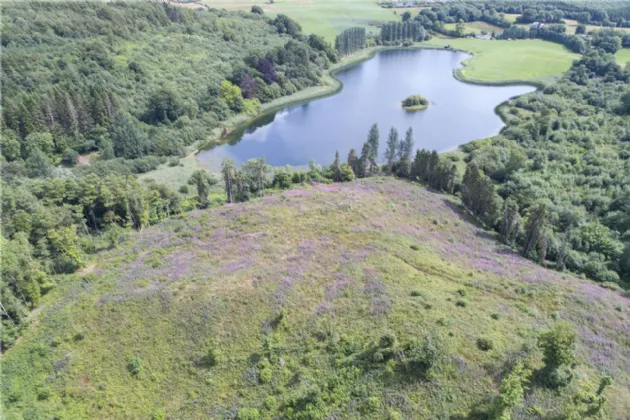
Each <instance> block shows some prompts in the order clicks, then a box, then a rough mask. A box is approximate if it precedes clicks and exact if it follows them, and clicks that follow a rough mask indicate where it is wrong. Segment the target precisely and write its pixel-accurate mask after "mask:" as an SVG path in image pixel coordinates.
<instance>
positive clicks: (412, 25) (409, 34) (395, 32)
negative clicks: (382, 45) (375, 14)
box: [381, 21, 426, 42]
mask: <svg viewBox="0 0 630 420" xmlns="http://www.w3.org/2000/svg"><path fill="white" fill-rule="evenodd" d="M425 36H426V31H425V30H424V27H423V26H422V24H421V23H420V22H416V21H407V22H386V23H383V25H382V26H381V41H382V42H396V41H408V40H409V41H413V42H416V41H424V39H425Z"/></svg>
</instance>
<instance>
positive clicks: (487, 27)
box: [444, 21, 503, 34]
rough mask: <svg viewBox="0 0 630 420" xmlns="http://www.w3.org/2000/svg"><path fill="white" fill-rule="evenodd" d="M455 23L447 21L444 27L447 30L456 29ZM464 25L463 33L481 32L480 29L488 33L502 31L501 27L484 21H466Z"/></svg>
mask: <svg viewBox="0 0 630 420" xmlns="http://www.w3.org/2000/svg"><path fill="white" fill-rule="evenodd" d="M456 26H457V24H456V23H447V24H446V25H444V27H445V28H446V29H448V30H451V31H454V30H455V29H456ZM464 27H465V28H466V29H465V30H464V33H467V34H469V33H471V32H474V33H476V34H479V33H481V31H485V32H487V33H489V34H491V33H492V31H494V32H496V33H498V34H500V33H503V28H500V27H498V26H495V25H491V24H489V23H486V22H479V21H477V22H467V23H465V24H464Z"/></svg>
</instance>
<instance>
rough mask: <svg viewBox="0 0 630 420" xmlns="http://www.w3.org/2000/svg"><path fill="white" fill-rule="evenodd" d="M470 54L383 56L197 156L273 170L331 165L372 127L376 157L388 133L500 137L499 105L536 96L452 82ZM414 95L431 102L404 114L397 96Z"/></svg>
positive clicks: (442, 144)
mask: <svg viewBox="0 0 630 420" xmlns="http://www.w3.org/2000/svg"><path fill="white" fill-rule="evenodd" d="M468 58H470V55H469V54H466V53H462V52H453V51H446V50H430V49H415V50H385V51H381V52H379V53H377V54H376V56H375V57H374V58H372V59H370V60H368V61H365V62H363V63H361V64H358V65H356V66H354V67H351V68H349V69H347V70H344V71H343V72H341V73H339V74H337V75H336V77H337V78H338V79H339V80H340V81H341V82H342V83H343V85H344V87H343V90H342V91H341V92H339V93H337V94H336V95H333V96H330V97H327V98H323V99H316V100H313V101H312V102H309V103H307V104H303V105H294V106H288V107H287V108H285V109H282V110H280V111H278V112H275V113H269V114H263V115H262V116H260V117H259V118H257V119H256V120H254V121H252V122H250V123H249V124H248V125H245V126H243V127H240V128H238V129H237V130H235V131H234V132H233V133H231V134H230V136H229V137H228V141H227V143H226V144H223V145H219V146H216V147H214V148H212V149H210V150H205V151H202V152H200V153H199V155H198V156H197V159H198V161H199V163H200V164H202V165H205V166H208V167H210V168H217V167H218V166H219V165H220V162H221V160H222V159H223V158H224V157H230V158H232V159H233V160H234V161H235V162H236V163H237V164H239V165H240V164H241V163H243V162H245V161H247V160H248V159H252V158H258V157H260V156H265V157H266V159H267V163H269V164H271V165H273V166H283V165H294V166H299V165H305V164H307V163H308V162H309V160H310V159H311V158H313V159H315V161H316V162H317V163H321V164H329V163H330V162H332V161H333V159H334V155H335V151H336V150H339V152H340V153H341V155H342V158H343V159H344V160H345V156H346V155H347V153H348V151H349V150H350V149H351V148H355V149H357V150H358V151H360V148H361V145H362V144H363V142H364V141H365V140H366V138H367V133H368V130H369V128H370V126H371V125H372V124H373V123H375V122H376V123H378V125H379V128H380V132H381V149H380V150H379V152H380V154H381V155H382V153H383V152H384V150H385V141H386V137H387V132H388V131H389V129H390V127H392V126H394V127H396V128H397V129H398V132H399V135H401V136H403V135H404V132H405V131H406V130H407V128H408V127H410V126H411V127H413V131H414V134H415V136H414V137H415V143H416V147H418V148H427V149H437V150H439V151H444V150H448V149H452V148H454V147H456V146H458V145H460V144H463V143H467V142H469V141H471V140H475V139H480V138H485V137H490V136H493V135H495V134H497V133H498V132H499V131H500V130H501V128H502V127H503V122H502V121H501V119H500V118H499V116H498V115H496V113H495V112H494V109H495V107H496V106H497V105H499V104H500V103H502V102H504V101H506V100H508V99H510V98H512V97H514V96H519V95H523V94H525V93H528V92H532V91H533V90H535V88H534V87H532V86H527V85H516V86H480V85H473V84H468V83H464V82H461V81H459V80H457V79H455V78H454V77H453V70H455V69H457V68H459V67H460V66H461V65H462V64H461V62H462V61H463V60H466V59H468ZM414 92H422V95H423V96H424V97H425V98H427V99H428V100H429V101H430V106H429V107H428V108H427V109H426V110H424V111H422V112H407V111H405V110H403V109H401V106H400V101H401V98H405V97H407V96H409V95H410V94H413V93H414Z"/></svg>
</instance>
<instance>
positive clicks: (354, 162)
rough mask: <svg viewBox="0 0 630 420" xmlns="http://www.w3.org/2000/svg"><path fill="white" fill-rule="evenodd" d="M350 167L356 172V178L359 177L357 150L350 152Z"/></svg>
mask: <svg viewBox="0 0 630 420" xmlns="http://www.w3.org/2000/svg"><path fill="white" fill-rule="evenodd" d="M348 166H349V167H350V169H352V172H354V176H356V177H358V176H359V158H358V156H357V151H356V150H355V149H350V152H348Z"/></svg>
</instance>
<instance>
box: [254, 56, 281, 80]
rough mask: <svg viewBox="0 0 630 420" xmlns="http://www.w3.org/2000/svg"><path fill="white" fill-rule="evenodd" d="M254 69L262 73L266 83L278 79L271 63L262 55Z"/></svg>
mask: <svg viewBox="0 0 630 420" xmlns="http://www.w3.org/2000/svg"><path fill="white" fill-rule="evenodd" d="M256 70H258V71H259V72H261V73H262V75H263V80H264V81H265V83H267V84H268V85H270V84H272V83H273V82H277V81H278V75H277V74H276V70H275V69H274V68H273V63H272V62H271V61H269V60H267V59H266V58H264V57H263V58H261V59H260V61H258V67H256Z"/></svg>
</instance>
